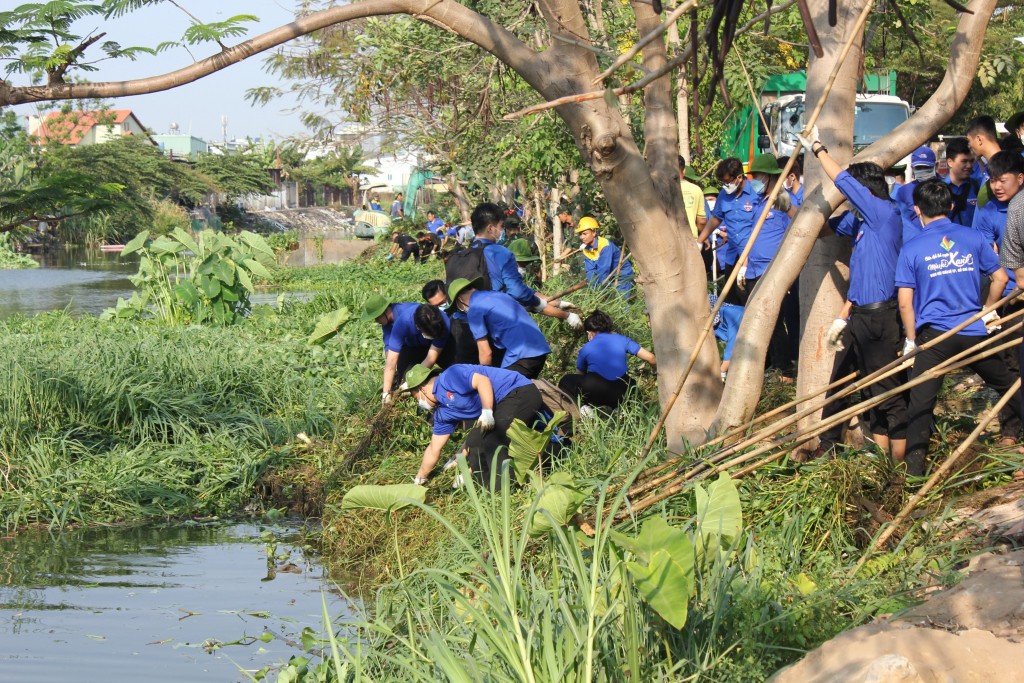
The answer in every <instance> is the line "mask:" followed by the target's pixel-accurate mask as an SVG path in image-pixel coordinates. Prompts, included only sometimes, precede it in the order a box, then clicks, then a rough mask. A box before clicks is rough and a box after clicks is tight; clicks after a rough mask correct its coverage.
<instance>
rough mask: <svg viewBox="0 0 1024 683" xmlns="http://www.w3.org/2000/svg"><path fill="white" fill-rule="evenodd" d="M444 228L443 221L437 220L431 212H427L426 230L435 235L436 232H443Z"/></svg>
mask: <svg viewBox="0 0 1024 683" xmlns="http://www.w3.org/2000/svg"><path fill="white" fill-rule="evenodd" d="M446 227H447V226H446V225H445V224H444V221H443V220H441V219H440V218H438V217H437V215H436V214H435V213H434V212H433V211H427V230H429V231H430V232H432V233H433V234H435V235H437V234H438V232H437V231H438V230H444V229H445V228H446Z"/></svg>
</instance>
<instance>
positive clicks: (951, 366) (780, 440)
mask: <svg viewBox="0 0 1024 683" xmlns="http://www.w3.org/2000/svg"><path fill="white" fill-rule="evenodd" d="M1020 327H1021V324H1020V323H1018V324H1017V325H1014V326H1013V327H1011V328H1009V329H1007V330H1005V331H1004V332H1005V333H1007V334H1009V333H1010V332H1012V331H1015V330H1016V329H1018V328H1020ZM988 341H989V340H988V339H986V342H988ZM1019 344H1020V341H1019V340H1016V339H1012V340H1010V341H1007V342H1004V343H1002V344H999V345H998V346H995V347H992V348H988V349H985V350H982V351H981V352H979V353H972V352H974V351H977V346H975V347H972V348H970V349H965V350H964V351H962V352H960V353H959V354H957V355H956V356H953V357H952V358H949V359H947V360H946V361H944V362H943V363H942V364H940V365H937V366H935V367H934V368H931V369H929V370H927V371H925V372H924V373H922V374H921V375H920V376H918V377H915V378H914V379H912V380H910V381H909V382H907V383H905V384H902V385H900V386H898V387H896V388H894V389H890V390H889V391H886V392H883V393H882V394H879V395H878V396H874V397H872V398H869V399H867V400H865V401H861V402H860V403H857V404H856V405H854V406H851V407H849V408H847V409H846V410H843V411H841V412H839V413H836V414H835V415H833V416H831V417H829V418H828V419H826V420H823V421H821V422H820V423H818V424H816V425H815V426H814V427H813V428H811V429H809V430H807V431H804V432H799V431H798V432H796V433H794V434H787V435H784V436H781V437H777V438H776V439H775V440H773V441H772V442H770V443H768V444H764V445H762V446H760V447H758V448H756V449H754V450H753V451H750V452H748V453H744V454H742V455H740V456H738V457H735V458H733V459H732V460H729V461H727V462H721V460H722V459H724V457H727V456H729V455H735V453H736V452H735V451H732V450H730V449H727V450H726V451H724V452H723V453H722V454H721V455H718V456H716V458H715V459H714V461H709V462H708V463H706V464H702V465H701V466H699V467H695V468H693V469H690V470H689V471H687V472H684V473H680V474H679V476H678V477H677V478H676V483H674V484H672V485H671V486H669V487H668V488H667V489H666V490H664V491H662V492H661V493H658V494H655V495H652V496H648V497H646V498H644V499H643V500H641V501H639V502H637V503H636V504H634V505H632V506H631V508H630V512H629V513H628V514H627V513H620V517H621V519H625V518H626V517H627V516H629V515H630V514H635V513H636V512H639V511H642V510H645V509H647V508H649V507H651V506H652V505H654V504H656V503H658V502H660V501H662V500H665V499H666V498H669V497H671V496H673V495H675V494H676V493H679V492H680V491H681V490H682V489H683V488H684V486H685V485H686V483H687V482H689V481H690V480H692V479H694V478H696V477H697V475H700V474H702V472H703V471H704V470H705V469H706V468H707V467H708V466H709V465H710V464H716V463H720V464H717V465H716V467H714V468H713V469H710V470H708V471H707V472H706V474H705V475H704V476H711V475H714V474H717V473H719V472H724V471H726V470H728V469H730V468H732V467H736V466H737V465H742V464H745V463H748V462H750V461H751V460H754V459H755V458H757V457H759V456H761V455H763V454H764V453H767V452H769V451H771V450H774V449H775V448H778V447H780V446H784V445H786V444H788V443H793V442H796V443H797V444H799V443H803V442H805V441H808V440H810V439H813V438H815V437H816V436H818V435H819V434H821V433H823V432H825V431H826V430H828V429H830V428H831V427H833V426H835V425H836V424H840V423H841V422H843V421H845V420H849V419H850V418H851V417H853V416H854V415H857V414H859V413H860V412H863V410H864V409H865V408H868V407H873V406H875V405H877V404H879V403H881V402H883V401H885V400H886V399H888V398H891V397H892V396H895V395H897V394H900V393H903V392H905V391H907V390H908V389H911V388H913V387H915V386H917V385H919V384H922V383H923V382H927V381H929V380H932V379H935V378H936V377H941V376H943V375H946V374H948V373H950V372H952V371H954V370H959V369H961V368H964V367H968V366H969V365H971V364H972V363H974V362H976V361H978V360H981V359H983V358H988V357H990V356H993V355H995V354H997V353H1001V352H1002V351H1004V350H1007V349H1010V348H1013V347H1014V346H1017V345H1019ZM780 431H781V430H780ZM784 454H785V451H783V452H781V453H779V454H776V456H777V457H776V456H769V457H768V458H766V459H765V462H764V464H767V463H768V462H772V461H774V460H777V459H779V458H780V457H782V455H784ZM753 469H756V468H747V469H746V470H745V473H747V472H749V471H753ZM617 519H619V517H617Z"/></svg>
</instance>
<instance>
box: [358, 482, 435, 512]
mask: <svg viewBox="0 0 1024 683" xmlns="http://www.w3.org/2000/svg"><path fill="white" fill-rule="evenodd" d="M426 498H427V487H425V486H418V485H416V484H389V485H387V486H372V485H369V484H366V485H361V486H353V487H352V488H351V489H350V490H349V492H348V493H346V494H345V497H344V498H342V499H341V509H342V510H385V511H387V510H400V509H402V508H404V507H408V506H410V505H412V504H413V502H418V503H422V502H424V501H425V500H426Z"/></svg>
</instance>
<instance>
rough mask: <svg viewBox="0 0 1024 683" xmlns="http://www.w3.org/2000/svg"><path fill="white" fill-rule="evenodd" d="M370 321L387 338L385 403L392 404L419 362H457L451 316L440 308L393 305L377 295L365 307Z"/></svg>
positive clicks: (410, 304)
mask: <svg viewBox="0 0 1024 683" xmlns="http://www.w3.org/2000/svg"><path fill="white" fill-rule="evenodd" d="M369 320H372V321H374V322H375V323H377V324H378V325H380V326H381V332H382V334H383V336H384V379H383V382H382V391H381V399H382V401H383V402H384V403H388V402H390V401H391V394H392V392H394V390H395V388H396V387H397V386H398V384H399V382H400V380H401V378H402V375H404V374H405V372H406V370H408V369H409V368H410V367H412V366H413V365H415V364H416V363H422V364H423V365H426V366H427V367H432V366H433V365H434V364H435V363H437V364H440V365H442V366H444V367H447V366H448V365H451V363H452V361H453V360H454V355H455V345H454V344H453V343H449V340H450V335H449V334H448V328H449V324H450V323H449V321H448V316H446V315H445V314H444V313H442V312H441V311H440V309H438V308H437V307H436V306H430V305H427V304H416V303H392V302H391V301H389V300H388V299H386V298H384V297H383V296H381V295H380V294H374V295H373V296H371V297H370V298H369V299H367V300H366V302H365V303H364V304H363V315H362V321H363V322H366V321H369Z"/></svg>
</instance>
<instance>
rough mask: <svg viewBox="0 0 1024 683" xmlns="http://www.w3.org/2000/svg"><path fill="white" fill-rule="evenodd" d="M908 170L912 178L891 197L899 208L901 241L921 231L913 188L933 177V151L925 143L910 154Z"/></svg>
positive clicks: (905, 240) (907, 239)
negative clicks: (915, 211) (901, 224)
mask: <svg viewBox="0 0 1024 683" xmlns="http://www.w3.org/2000/svg"><path fill="white" fill-rule="evenodd" d="M910 172H911V173H913V175H914V179H913V180H912V181H910V182H909V183H907V184H906V185H900V186H899V187H898V188H896V189H895V191H894V193H893V198H894V199H895V200H896V206H897V207H898V208H899V210H900V218H901V219H902V221H903V241H904V242H908V241H909V240H910V239H911V238H913V237H916V236H917V235H918V233H920V232H921V221H920V220H918V218H917V214H915V213H914V188H915V187H917V184H918V183H920V182H922V181H925V180H931V179H932V178H934V177H935V152H933V151H932V149H931V147H928V146H927V145H925V146H922V147H918V148H917V149H915V150H914V153H913V154H911V155H910Z"/></svg>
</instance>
